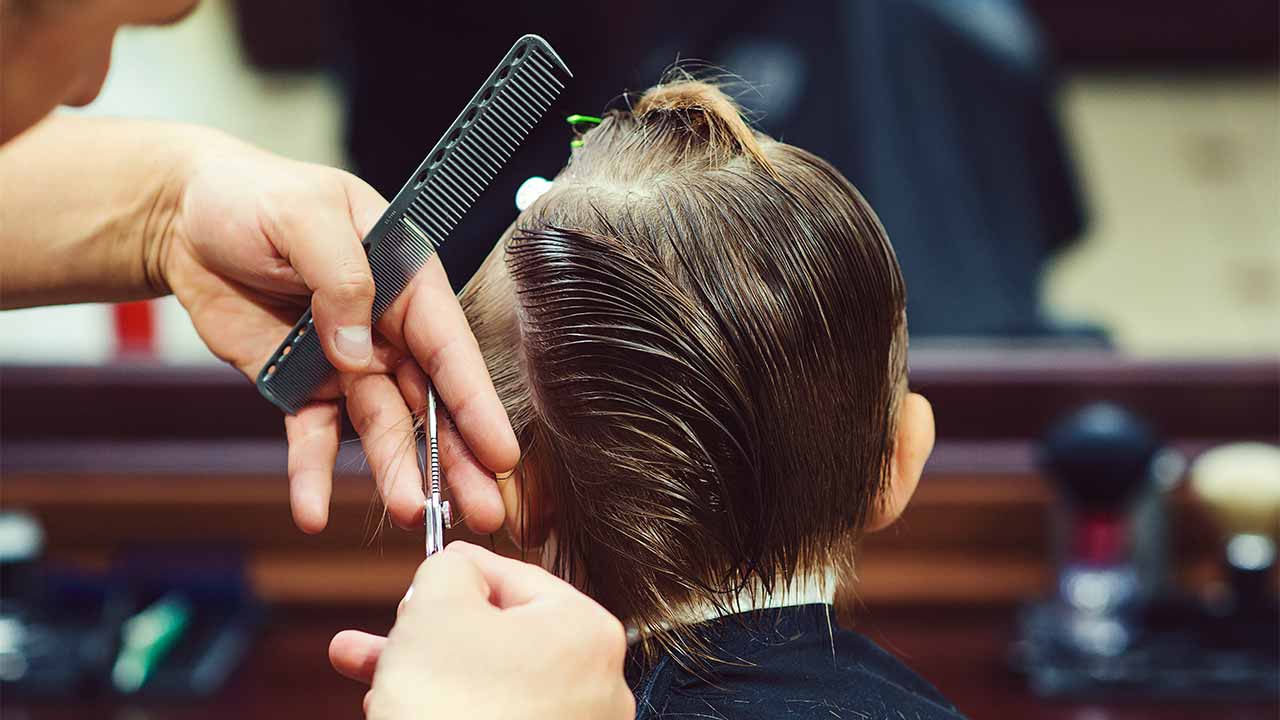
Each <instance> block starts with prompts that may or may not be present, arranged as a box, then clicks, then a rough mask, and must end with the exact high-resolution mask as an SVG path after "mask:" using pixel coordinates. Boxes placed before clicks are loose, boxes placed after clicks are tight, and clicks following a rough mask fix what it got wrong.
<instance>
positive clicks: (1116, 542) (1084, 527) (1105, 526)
mask: <svg viewBox="0 0 1280 720" xmlns="http://www.w3.org/2000/svg"><path fill="white" fill-rule="evenodd" d="M1128 525H1129V520H1128V518H1127V517H1125V515H1124V514H1123V513H1109V512H1095V513H1086V514H1083V515H1081V516H1080V519H1079V520H1078V522H1077V525H1076V531H1075V546H1074V548H1073V550H1074V554H1073V556H1072V560H1074V561H1076V562H1084V563H1089V564H1096V565H1112V564H1115V563H1118V562H1121V561H1123V560H1124V558H1125V555H1126V554H1127V553H1128V550H1129V527H1128Z"/></svg>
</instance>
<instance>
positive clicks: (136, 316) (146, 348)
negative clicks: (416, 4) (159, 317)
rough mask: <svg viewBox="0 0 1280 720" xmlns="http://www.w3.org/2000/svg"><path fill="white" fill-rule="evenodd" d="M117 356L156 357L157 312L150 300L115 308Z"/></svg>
mask: <svg viewBox="0 0 1280 720" xmlns="http://www.w3.org/2000/svg"><path fill="white" fill-rule="evenodd" d="M114 312H115V319H116V354H117V355H154V354H155V350H156V338H155V311H154V310H153V309H152V307H151V301H150V300H139V301H137V302H127V303H119V304H117V305H116V306H115V308H114Z"/></svg>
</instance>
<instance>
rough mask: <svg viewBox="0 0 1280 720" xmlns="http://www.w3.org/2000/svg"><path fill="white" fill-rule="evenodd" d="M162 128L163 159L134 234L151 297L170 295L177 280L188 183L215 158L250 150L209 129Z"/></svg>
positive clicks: (184, 234) (184, 235) (184, 233)
mask: <svg viewBox="0 0 1280 720" xmlns="http://www.w3.org/2000/svg"><path fill="white" fill-rule="evenodd" d="M165 130H166V141H165V149H166V152H165V160H163V161H162V163H161V165H160V166H159V167H158V170H159V175H158V176H157V183H156V186H155V187H154V189H153V191H152V196H151V203H150V206H149V207H148V208H147V211H146V213H145V215H144V216H143V217H141V218H140V222H141V231H140V232H139V233H138V238H139V240H140V247H139V248H138V254H139V256H140V258H141V263H140V264H139V267H140V268H141V270H142V274H143V278H142V281H143V282H144V283H145V287H146V289H147V291H148V292H149V293H150V294H151V295H153V296H160V295H169V294H171V293H172V292H173V291H174V283H175V282H178V280H177V278H178V277H180V274H179V273H177V272H175V261H176V260H178V259H179V258H180V257H184V256H185V253H183V252H182V246H183V245H184V244H185V243H188V242H189V240H190V238H189V236H188V228H187V225H186V222H185V221H184V205H185V203H186V200H187V191H188V188H189V187H190V184H191V180H192V179H193V178H194V177H195V176H196V174H197V173H199V172H200V170H201V168H202V167H203V166H205V164H206V163H208V162H210V161H211V160H212V159H214V158H217V157H219V156H224V155H226V154H229V153H234V152H245V151H253V148H251V147H250V146H249V145H246V144H245V143H243V142H241V141H239V140H236V139H235V138H233V137H231V136H230V135H227V134H225V133H223V132H221V131H218V130H213V129H210V128H204V127H199V126H195V125H172V126H168V127H166V128H165Z"/></svg>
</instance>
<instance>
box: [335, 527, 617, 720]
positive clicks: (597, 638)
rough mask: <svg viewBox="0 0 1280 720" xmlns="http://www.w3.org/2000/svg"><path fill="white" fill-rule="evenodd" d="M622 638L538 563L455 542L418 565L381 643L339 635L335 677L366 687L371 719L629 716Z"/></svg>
mask: <svg viewBox="0 0 1280 720" xmlns="http://www.w3.org/2000/svg"><path fill="white" fill-rule="evenodd" d="M625 655H626V635H625V633H624V632H623V630H622V625H621V623H619V622H618V620H617V619H616V618H614V617H613V616H612V615H610V614H609V613H608V611H606V610H605V609H604V608H602V607H600V606H599V605H597V604H596V603H595V602H594V601H593V600H591V599H590V598H588V597H587V596H585V595H583V594H582V593H580V592H578V591H577V590H575V589H574V588H573V587H572V586H570V585H569V584H568V583H566V582H564V581H563V580H560V579H559V578H557V577H555V576H553V575H551V574H549V573H547V572H546V571H545V570H542V569H541V568H538V567H535V566H533V565H529V564H527V563H522V562H519V561H517V560H511V559H509V558H504V557H500V556H498V555H494V554H493V553H491V552H489V551H487V550H484V549H482V548H479V547H476V546H474V545H468V544H466V543H462V542H454V543H451V544H450V545H449V546H448V547H446V548H445V550H444V552H442V553H439V554H437V555H435V556H433V557H431V558H429V559H428V560H427V561H426V562H424V563H422V565H421V566H420V567H419V568H418V573H417V575H416V576H415V577H414V580H413V586H412V588H411V593H410V594H409V595H408V596H407V597H406V598H405V600H404V601H403V602H402V603H401V604H400V612H399V616H398V618H397V619H396V624H395V627H393V628H392V629H391V634H390V635H389V636H388V637H386V638H382V637H378V636H376V635H369V634H366V633H362V632H357V631H355V630H347V631H344V632H341V633H338V635H337V636H335V637H334V638H333V642H332V643H331V644H330V645H329V659H330V661H331V662H332V663H333V666H334V668H336V669H337V670H338V672H340V673H342V674H343V675H346V676H347V677H350V678H353V679H356V680H360V681H362V682H366V683H367V682H372V684H373V689H372V690H370V691H369V693H368V694H367V695H366V696H365V702H364V704H365V713H366V715H367V716H368V718H370V720H401V719H402V718H416V717H468V718H504V719H507V720H521V719H526V720H533V719H535V718H556V719H559V718H593V719H600V720H609V719H611V718H617V719H618V720H622V719H623V718H626V719H627V720H630V719H631V718H634V717H635V700H634V699H633V698H632V696H631V691H630V690H629V689H628V688H627V684H626V681H625V679H624V678H623V673H622V665H623V660H624V658H625Z"/></svg>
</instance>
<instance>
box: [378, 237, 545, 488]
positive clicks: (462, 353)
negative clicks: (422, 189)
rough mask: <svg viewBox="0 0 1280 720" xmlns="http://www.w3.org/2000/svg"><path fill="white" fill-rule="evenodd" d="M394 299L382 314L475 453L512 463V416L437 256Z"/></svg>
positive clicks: (494, 462) (495, 464) (494, 467)
mask: <svg viewBox="0 0 1280 720" xmlns="http://www.w3.org/2000/svg"><path fill="white" fill-rule="evenodd" d="M396 305H397V306H399V307H395V306H393V308H392V309H390V310H388V312H387V313H386V315H385V316H384V320H387V321H388V322H391V323H392V324H393V325H395V326H396V327H394V328H392V330H399V331H400V332H399V333H398V334H399V335H400V336H402V337H403V338H404V341H405V344H406V346H407V347H408V349H409V351H410V352H411V353H412V354H413V356H414V358H415V359H416V360H417V361H418V364H419V365H420V366H421V367H422V369H423V370H425V371H426V373H427V375H428V376H430V378H431V382H432V383H433V384H434V385H435V388H436V391H437V392H438V393H439V394H440V398H441V399H442V400H443V401H444V404H445V406H446V407H448V408H449V413H450V414H451V415H452V416H453V419H454V422H455V423H456V424H457V426H458V431H459V432H460V433H461V434H462V438H463V440H465V441H466V443H467V446H468V447H470V448H471V451H472V452H473V453H474V454H475V457H476V459H477V460H479V461H480V462H481V463H482V464H483V465H484V466H485V467H486V468H488V469H489V470H491V471H494V472H505V471H507V470H510V469H512V468H513V467H515V464H516V462H517V461H518V460H519V459H520V447H519V445H518V444H517V443H516V435H515V432H514V431H513V430H512V429H511V421H510V419H508V418H507V411H506V409H505V408H504V407H503V406H502V402H501V401H500V400H499V399H498V393H497V391H496V390H494V388H493V381H492V380H491V379H490V377H489V369H488V367H487V366H486V365H485V362H484V356H483V355H482V354H481V353H480V346H479V344H478V343H477V342H476V339H475V336H474V335H473V334H472V333H471V326H470V325H469V324H468V323H467V318H466V316H465V315H464V314H463V313H462V306H461V305H459V304H458V298H457V297H456V296H454V294H453V289H452V288H451V287H450V286H449V278H448V277H447V276H446V275H445V272H444V267H443V266H441V265H440V260H439V258H438V257H433V258H432V259H431V260H430V261H429V262H428V263H427V265H426V266H425V267H423V269H422V271H421V272H419V273H418V275H417V276H416V277H415V278H414V279H413V280H412V281H410V284H409V287H407V288H406V289H405V292H404V294H402V295H401V297H400V301H398V302H397V303H396ZM388 316H390V317H388Z"/></svg>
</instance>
